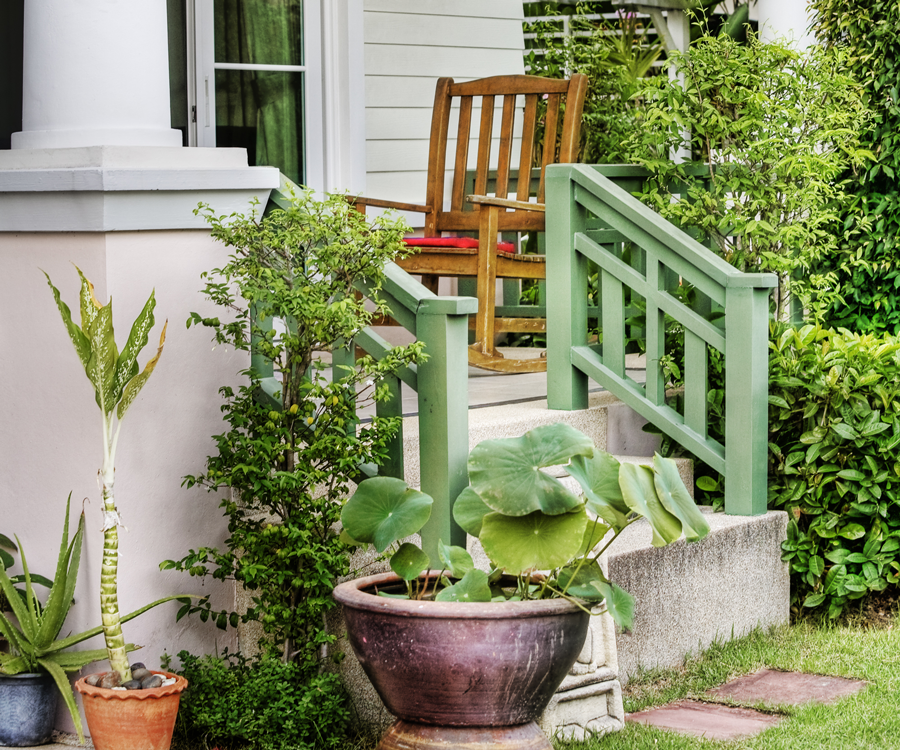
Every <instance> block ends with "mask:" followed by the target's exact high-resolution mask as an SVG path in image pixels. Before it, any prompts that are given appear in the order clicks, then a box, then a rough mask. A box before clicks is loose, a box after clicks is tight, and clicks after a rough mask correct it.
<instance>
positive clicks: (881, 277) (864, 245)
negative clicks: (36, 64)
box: [809, 0, 900, 334]
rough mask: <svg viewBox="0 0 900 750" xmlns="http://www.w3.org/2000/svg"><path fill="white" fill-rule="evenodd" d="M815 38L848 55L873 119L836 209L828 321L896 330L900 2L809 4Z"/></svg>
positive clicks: (899, 313) (899, 294)
mask: <svg viewBox="0 0 900 750" xmlns="http://www.w3.org/2000/svg"><path fill="white" fill-rule="evenodd" d="M809 6H810V11H811V13H814V14H815V22H814V31H815V33H816V35H817V37H818V38H819V39H820V40H822V41H823V42H824V43H825V44H827V45H828V46H830V47H832V48H836V49H842V50H844V51H845V53H846V66H847V69H848V72H849V73H851V74H852V75H853V76H854V77H855V78H856V79H857V80H858V81H859V82H860V83H861V84H862V86H863V87H864V89H865V95H866V103H867V106H868V108H869V109H870V110H871V113H872V118H871V121H870V122H869V123H868V125H867V127H865V128H863V129H862V131H861V132H860V140H861V142H862V145H863V146H864V147H866V148H868V149H869V150H870V151H871V152H872V154H873V158H872V160H871V161H870V162H869V163H868V164H867V165H866V167H865V168H864V169H863V170H861V171H859V172H858V173H856V174H849V175H848V179H849V185H848V191H849V192H850V193H851V194H852V195H853V201H852V203H851V204H850V205H848V206H845V207H844V208H843V210H842V211H841V226H842V230H843V232H844V250H845V252H844V253H843V254H842V255H841V256H840V257H835V258H834V259H833V262H831V263H829V262H828V261H829V259H827V258H826V259H823V267H824V268H825V270H826V271H827V272H829V273H833V274H834V275H835V277H836V279H837V284H838V290H839V292H840V294H841V296H842V297H843V301H838V302H836V303H835V304H834V305H833V306H832V308H831V309H830V310H829V311H828V313H827V317H826V322H827V323H829V324H831V325H834V326H845V327H847V328H850V329H851V330H856V331H859V332H876V333H877V332H881V331H889V332H891V333H894V334H896V333H900V265H898V260H900V252H898V236H900V34H898V29H900V4H898V3H896V2H894V1H893V0H854V1H853V2H844V1H843V0H811V2H810V3H809Z"/></svg>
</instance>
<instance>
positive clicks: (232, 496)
mask: <svg viewBox="0 0 900 750" xmlns="http://www.w3.org/2000/svg"><path fill="white" fill-rule="evenodd" d="M256 209H257V206H254V210H253V212H252V213H251V214H249V215H238V214H232V215H231V216H227V217H226V216H216V215H215V214H214V213H213V211H212V210H211V209H210V208H209V207H208V206H203V207H201V209H199V210H200V211H201V212H202V213H203V215H204V216H205V217H206V219H207V221H208V222H209V224H210V226H211V227H212V234H213V237H215V238H216V239H217V240H219V241H221V242H222V243H223V244H225V245H226V246H227V247H228V248H230V249H231V251H232V255H231V256H230V257H229V261H228V263H227V264H226V265H224V266H223V267H222V268H219V269H215V270H214V271H212V272H210V273H208V274H204V278H205V279H206V286H205V287H204V290H203V291H204V294H205V295H206V296H207V297H208V298H209V299H211V300H212V301H213V302H214V303H216V305H218V306H219V307H220V309H221V310H222V317H221V318H218V317H216V318H211V317H202V316H200V315H198V314H192V316H191V318H190V320H189V321H188V326H189V327H190V326H191V325H193V324H195V323H199V324H202V325H204V326H207V327H209V328H210V329H211V330H212V332H213V337H214V340H215V341H216V342H217V343H219V344H224V345H227V346H230V347H233V348H235V349H237V350H240V351H246V352H250V351H251V350H252V351H253V352H254V353H255V355H257V357H258V359H256V360H254V361H255V362H256V364H257V367H256V368H254V367H251V368H250V369H248V370H247V371H246V372H244V376H245V380H244V383H243V384H242V385H240V386H239V387H238V388H237V389H233V388H231V387H224V388H222V389H221V393H222V395H223V396H224V398H225V404H224V405H223V407H222V411H223V414H224V418H225V422H226V431H225V432H223V433H222V434H220V435H217V436H215V441H216V446H217V448H218V453H217V454H216V455H214V456H210V457H209V459H208V462H207V468H206V471H205V472H204V473H202V474H199V475H196V476H189V477H187V478H186V480H185V483H186V484H187V485H188V486H193V485H202V486H204V487H207V488H208V489H209V490H210V491H213V492H222V493H224V496H223V497H222V501H221V507H222V508H223V510H224V512H225V515H226V517H227V518H228V530H229V533H230V536H229V537H228V539H227V540H226V542H225V546H224V549H220V548H214V547H203V548H200V549H199V550H191V551H190V552H189V553H188V555H186V556H185V557H184V558H183V559H181V560H178V561H171V560H170V561H166V562H164V563H163V567H168V568H174V569H178V570H185V571H188V572H189V573H190V574H191V575H199V576H206V575H212V576H213V577H214V578H217V579H221V580H224V579H234V580H236V581H237V582H239V583H240V584H241V585H242V586H243V587H244V588H245V589H247V590H248V591H249V592H250V594H251V597H252V603H251V605H250V607H249V608H248V609H247V610H246V611H244V612H238V611H229V610H221V611H213V610H212V609H211V608H210V603H209V601H208V599H207V600H202V601H201V602H200V603H199V604H196V605H186V606H185V607H183V608H182V611H181V612H180V613H179V617H181V616H183V615H185V614H187V613H189V612H192V613H197V614H199V616H200V617H201V618H202V619H204V620H206V619H209V618H210V617H212V618H213V619H214V620H215V622H216V623H217V625H219V627H222V628H225V627H228V626H229V625H231V626H232V627H235V626H237V625H238V623H239V622H240V621H243V622H251V621H252V622H258V623H260V624H261V626H262V629H263V631H264V636H263V638H262V640H261V641H260V646H261V648H262V650H263V652H264V653H267V654H269V655H277V656H278V657H279V658H281V659H282V660H283V661H286V662H287V661H293V662H296V663H298V664H300V665H302V666H303V667H304V668H305V669H308V670H311V672H310V673H311V674H314V673H315V672H316V671H317V670H318V668H319V662H320V660H321V658H322V656H323V655H324V654H325V653H326V652H327V644H328V643H330V642H331V641H332V640H333V637H332V636H331V635H329V634H328V633H327V632H326V629H325V627H324V622H323V620H324V617H325V613H326V611H327V610H328V609H329V608H330V607H332V606H333V604H332V600H331V589H332V587H333V584H334V582H335V580H336V579H337V578H338V577H339V576H341V575H344V574H346V573H347V572H348V570H349V556H348V552H349V549H348V547H347V546H346V545H344V544H343V543H342V542H341V541H340V540H339V537H338V534H337V533H336V532H335V524H336V523H337V521H338V520H339V518H340V511H341V505H342V501H343V499H344V498H345V497H346V496H347V494H348V493H349V491H350V489H351V486H352V484H353V482H354V481H355V480H356V479H357V477H358V476H359V472H360V467H361V465H363V464H375V465H378V464H382V463H383V462H384V460H385V458H386V456H387V451H388V446H389V443H390V442H391V440H392V439H393V438H394V436H395V435H397V432H398V430H399V427H400V422H399V419H393V418H380V417H377V416H376V417H374V418H373V419H372V421H371V422H370V423H369V424H368V425H367V426H365V428H364V429H358V426H357V423H356V421H355V417H354V414H355V411H354V409H355V407H356V406H357V404H359V403H363V402H366V401H380V400H384V399H386V398H388V397H389V389H388V387H387V385H386V383H385V377H386V376H387V375H389V374H392V373H394V372H395V371H397V369H398V368H401V367H404V366H407V365H409V364H412V363H414V362H417V361H421V359H422V357H423V354H422V348H421V344H418V343H416V344H413V345H411V346H408V347H397V348H395V349H393V350H391V351H390V352H389V353H388V354H387V356H385V357H384V358H383V359H381V360H380V361H375V360H374V359H372V358H371V357H368V356H366V357H362V358H361V359H359V360H358V361H357V363H356V366H355V367H350V366H345V367H343V368H341V367H336V368H335V372H334V373H333V377H332V379H331V380H328V379H327V378H326V377H325V373H324V369H325V368H326V364H325V363H323V362H322V361H321V360H320V358H319V357H318V353H321V352H327V351H330V350H332V349H336V348H339V347H340V346H341V345H342V343H343V342H347V341H351V340H352V339H353V338H354V336H356V335H357V334H358V333H359V332H360V331H361V330H362V329H363V328H365V327H366V326H368V325H369V324H370V323H372V321H373V320H375V318H376V316H378V315H381V314H384V313H386V312H387V309H386V307H385V305H384V304H383V303H382V302H380V301H379V300H378V292H379V290H380V286H381V281H382V279H383V268H384V265H385V263H387V262H388V261H390V260H392V259H393V258H394V257H396V256H398V254H400V253H401V252H403V249H404V246H403V243H402V242H401V239H402V237H403V235H404V232H405V231H407V226H406V225H405V223H404V222H403V221H401V220H399V219H391V218H390V217H382V218H380V219H378V220H375V221H373V222H371V223H370V222H368V221H367V219H366V217H365V216H364V215H362V214H360V213H359V212H357V211H355V210H354V209H353V208H352V207H351V206H350V204H348V202H347V201H346V199H345V198H344V197H343V196H329V197H328V198H327V199H325V200H324V201H318V200H315V199H314V198H313V197H312V196H311V194H309V193H305V192H304V193H300V194H298V195H295V196H294V197H293V199H292V202H291V205H290V207H288V208H287V209H285V210H281V209H277V210H273V211H271V212H270V213H267V214H265V215H264V216H262V217H260V216H259V214H258V212H257V210H256ZM362 281H366V282H367V283H368V284H371V285H372V287H373V288H374V292H373V295H374V296H375V298H376V299H375V301H374V302H372V301H369V302H367V301H366V300H364V299H361V298H359V297H358V296H357V294H356V285H357V284H359V283H360V282H362ZM273 322H274V325H272V323H273ZM260 363H261V364H260ZM269 369H271V371H272V376H273V377H271V378H268V379H267V378H265V377H264V376H265V375H267V374H268V372H266V371H267V370H269ZM264 370H265V371H264ZM265 392H269V393H274V398H270V397H266V396H265V395H264V393H265Z"/></svg>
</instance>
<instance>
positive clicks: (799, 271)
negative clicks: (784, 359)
mask: <svg viewBox="0 0 900 750" xmlns="http://www.w3.org/2000/svg"><path fill="white" fill-rule="evenodd" d="M668 64H670V65H674V66H675V68H676V69H677V71H678V73H679V74H680V75H681V76H682V78H683V83H681V82H679V81H675V82H673V81H670V80H669V79H668V78H667V77H665V76H656V77H654V78H650V79H647V82H646V86H645V87H644V90H643V92H642V96H643V97H644V100H645V103H644V106H643V107H642V108H641V109H640V110H639V111H638V114H639V115H640V116H641V117H642V118H643V119H642V121H641V122H639V123H638V126H637V127H635V128H633V130H632V137H631V140H630V144H629V145H630V147H631V148H632V154H631V157H632V159H633V160H634V161H635V162H637V163H639V164H641V165H643V166H645V167H647V168H648V169H649V170H650V171H651V178H650V179H649V180H648V182H647V184H646V187H645V190H644V195H643V196H642V198H643V200H644V201H645V202H646V203H647V204H648V205H650V206H651V207H652V208H653V209H654V210H656V211H658V212H659V213H660V215H662V216H663V217H665V218H666V219H669V220H670V221H672V222H673V223H675V224H677V225H680V226H682V227H684V228H686V229H688V230H689V231H693V232H695V233H697V234H698V235H699V236H702V237H703V239H704V240H705V241H709V243H710V246H711V247H712V248H713V249H714V250H715V251H716V252H718V253H719V255H721V256H722V257H723V258H724V259H725V260H727V261H728V262H729V263H731V264H732V265H733V266H734V267H735V268H738V269H739V270H742V271H751V272H759V271H767V272H772V273H775V274H777V275H778V277H779V281H780V285H779V289H778V290H777V292H776V295H775V307H776V311H777V313H778V316H779V318H781V319H785V318H787V316H788V313H789V311H790V309H791V304H792V297H794V296H796V297H798V298H799V299H800V300H801V301H802V303H803V306H804V307H806V308H807V309H812V310H816V309H821V308H823V307H827V306H829V305H830V304H831V302H832V301H833V298H834V296H835V289H834V286H835V276H834V272H833V270H831V271H829V270H827V269H826V270H823V268H822V266H821V262H822V259H823V258H826V257H830V256H834V255H835V254H836V253H838V252H839V250H840V248H839V242H838V238H837V237H836V236H835V224H836V211H837V210H839V208H840V207H841V206H842V205H844V204H845V203H846V202H847V201H848V196H847V194H846V192H845V190H844V187H843V184H842V179H843V178H844V176H845V175H846V173H847V172H848V170H851V169H853V168H855V167H856V166H857V165H859V164H860V163H861V162H862V160H863V159H864V158H865V157H866V152H865V150H864V149H862V148H861V147H860V145H859V142H858V131H859V130H860V129H861V128H863V127H864V126H865V123H866V118H867V111H866V109H865V107H864V105H863V103H862V99H861V94H860V91H859V86H858V84H856V83H855V82H854V81H853V80H852V79H850V78H849V77H848V76H846V75H845V74H844V73H843V66H844V64H845V55H844V53H843V52H840V51H834V52H829V53H826V52H824V51H822V50H820V49H813V50H811V51H810V52H808V53H807V54H804V55H801V54H800V53H798V52H796V51H794V50H792V49H791V48H789V47H787V46H785V45H783V44H778V43H762V42H760V41H759V40H758V39H757V38H755V37H751V38H750V39H749V40H748V43H747V44H739V43H737V42H736V41H734V40H733V39H731V38H729V37H728V36H727V35H724V34H723V35H720V36H718V37H704V38H702V39H699V40H698V41H697V43H696V44H694V45H692V46H691V50H690V54H689V55H683V54H681V53H677V52H674V53H672V55H671V56H670V59H669V61H668ZM678 150H686V151H688V152H689V153H691V154H692V156H693V162H681V163H676V162H674V161H673V160H672V159H671V154H672V153H673V152H674V151H678ZM696 162H699V163H701V164H708V165H709V168H708V169H706V170H705V173H704V174H701V175H700V177H699V178H698V177H697V172H698V168H697V164H696ZM839 262H840V261H839V260H836V261H834V262H833V263H832V264H831V266H829V268H832V267H833V266H834V265H836V264H838V263H839Z"/></svg>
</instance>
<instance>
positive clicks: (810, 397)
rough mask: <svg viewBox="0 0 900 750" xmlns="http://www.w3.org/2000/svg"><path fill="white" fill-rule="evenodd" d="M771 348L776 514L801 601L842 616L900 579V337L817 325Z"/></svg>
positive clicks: (783, 333)
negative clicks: (784, 528)
mask: <svg viewBox="0 0 900 750" xmlns="http://www.w3.org/2000/svg"><path fill="white" fill-rule="evenodd" d="M770 349H771V351H770V359H769V380H770V387H769V388H770V389H769V393H770V396H769V403H770V412H769V440H770V443H769V448H770V466H769V507H772V508H782V509H784V510H786V511H788V513H789V514H790V521H789V525H788V540H787V541H786V542H785V544H784V546H783V549H784V559H786V560H788V561H789V562H790V566H791V575H792V596H793V599H794V602H795V603H797V604H800V603H802V605H803V606H805V607H808V608H813V607H820V606H827V611H828V614H829V616H831V617H835V616H837V615H838V614H840V613H841V612H842V611H843V610H844V608H845V607H846V606H847V605H848V603H849V602H851V601H853V600H854V599H860V598H862V597H863V596H865V595H866V594H867V593H869V592H872V591H881V590H883V589H884V588H886V587H887V586H888V585H889V584H896V583H897V582H898V581H900V339H898V338H895V337H893V336H889V335H886V336H883V337H878V336H874V335H871V334H866V335H859V334H855V333H851V332H850V331H847V330H846V329H844V330H840V331H833V330H826V329H823V328H820V327H816V326H812V325H807V326H804V327H803V328H799V329H794V328H785V329H783V330H778V331H776V332H775V333H774V334H773V337H772V341H771V343H770Z"/></svg>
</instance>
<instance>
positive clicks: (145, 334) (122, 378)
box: [113, 291, 162, 419]
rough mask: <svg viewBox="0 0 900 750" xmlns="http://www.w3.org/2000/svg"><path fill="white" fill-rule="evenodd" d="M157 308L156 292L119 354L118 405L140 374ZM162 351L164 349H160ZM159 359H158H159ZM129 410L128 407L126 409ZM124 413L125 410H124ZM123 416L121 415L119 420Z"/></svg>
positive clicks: (114, 390)
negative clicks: (154, 310) (141, 362)
mask: <svg viewBox="0 0 900 750" xmlns="http://www.w3.org/2000/svg"><path fill="white" fill-rule="evenodd" d="M155 307H156V292H155V291H153V292H150V298H149V299H148V300H147V303H146V304H145V305H144V309H143V310H141V313H140V315H138V316H137V318H135V320H134V323H132V324H131V332H130V333H129V334H128V341H127V342H126V343H125V347H124V348H123V349H122V352H121V353H120V354H119V361H118V362H117V363H116V374H115V380H114V383H113V398H114V399H115V401H116V403H118V402H119V401H120V400H121V398H122V393H123V391H124V390H125V386H126V385H127V384H128V383H129V382H130V381H131V380H132V379H133V378H134V376H135V375H137V374H138V369H139V368H138V362H137V358H138V354H140V353H141V350H142V349H143V348H144V347H145V346H146V345H147V340H148V338H149V335H150V330H151V329H152V328H153V325H154V323H155V320H154V318H153V309H154V308H155ZM160 349H162V347H160ZM157 359H158V357H157ZM126 408H127V407H126ZM122 412H123V413H124V409H123V410H122ZM121 418H122V415H121V414H120V415H119V419H121Z"/></svg>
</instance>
